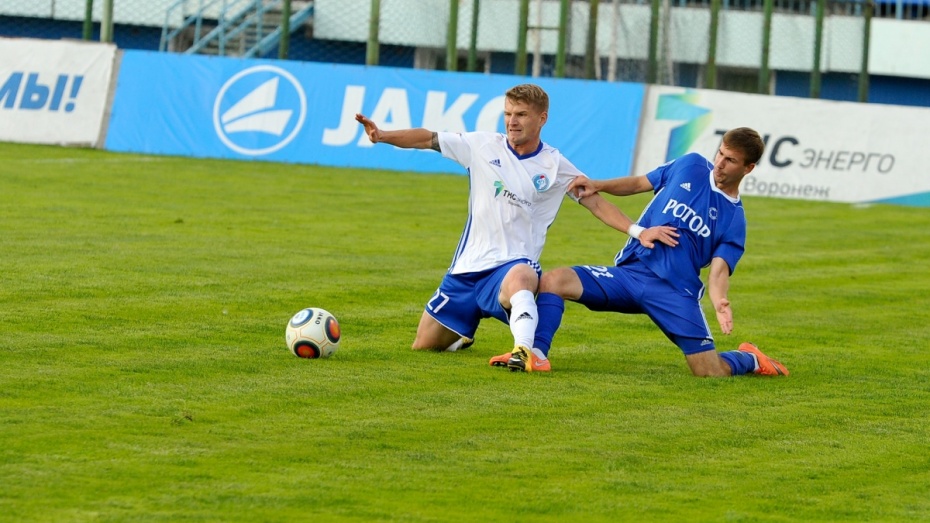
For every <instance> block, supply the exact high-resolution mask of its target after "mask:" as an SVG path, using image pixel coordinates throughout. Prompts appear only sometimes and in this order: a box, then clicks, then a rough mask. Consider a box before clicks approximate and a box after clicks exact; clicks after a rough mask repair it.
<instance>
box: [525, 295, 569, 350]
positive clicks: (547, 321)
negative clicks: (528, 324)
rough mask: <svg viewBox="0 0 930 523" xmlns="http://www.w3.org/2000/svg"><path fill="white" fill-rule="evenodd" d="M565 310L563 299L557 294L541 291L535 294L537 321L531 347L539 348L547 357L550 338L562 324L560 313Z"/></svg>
mask: <svg viewBox="0 0 930 523" xmlns="http://www.w3.org/2000/svg"><path fill="white" fill-rule="evenodd" d="M564 312H565V300H563V299H562V298H561V297H560V296H559V295H558V294H552V293H549V292H541V293H539V296H536V314H537V315H538V316H539V322H538V323H537V324H536V337H535V338H534V339H533V348H534V349H539V350H540V351H541V352H542V353H543V354H545V355H546V357H547V358H548V357H549V349H550V348H551V347H552V338H554V337H555V331H557V330H559V325H561V324H562V314H563V313H564Z"/></svg>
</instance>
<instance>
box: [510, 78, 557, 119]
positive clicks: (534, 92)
mask: <svg viewBox="0 0 930 523" xmlns="http://www.w3.org/2000/svg"><path fill="white" fill-rule="evenodd" d="M505 95H506V96H507V98H510V99H511V100H513V101H515V102H524V103H526V104H529V105H532V106H533V107H535V108H537V109H539V112H543V113H544V112H547V111H549V95H548V94H546V91H543V88H542V87H540V86H538V85H535V84H520V85H515V86H513V87H511V88H510V89H508V90H507V92H506V93H505Z"/></svg>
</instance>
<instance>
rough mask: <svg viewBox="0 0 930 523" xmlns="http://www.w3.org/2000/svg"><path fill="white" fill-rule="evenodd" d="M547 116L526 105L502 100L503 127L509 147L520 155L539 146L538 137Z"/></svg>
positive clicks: (543, 112) (508, 99)
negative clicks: (505, 130)
mask: <svg viewBox="0 0 930 523" xmlns="http://www.w3.org/2000/svg"><path fill="white" fill-rule="evenodd" d="M548 117H549V114H548V113H546V112H545V111H540V110H539V109H537V108H535V107H533V106H531V105H529V104H527V103H526V102H519V101H514V100H511V99H510V98H507V99H505V100H504V127H505V128H506V129H507V140H508V141H509V142H510V146H511V147H513V148H514V150H515V151H517V152H518V153H520V154H524V153H528V152H531V150H532V149H535V148H536V147H538V146H539V135H540V133H542V127H543V125H545V123H546V119H547V118H548Z"/></svg>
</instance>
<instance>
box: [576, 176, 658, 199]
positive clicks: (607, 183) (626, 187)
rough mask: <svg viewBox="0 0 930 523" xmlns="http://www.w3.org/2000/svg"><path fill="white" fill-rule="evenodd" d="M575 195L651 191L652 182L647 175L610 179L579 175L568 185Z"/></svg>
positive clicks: (580, 196) (619, 194) (629, 193)
mask: <svg viewBox="0 0 930 523" xmlns="http://www.w3.org/2000/svg"><path fill="white" fill-rule="evenodd" d="M568 190H569V191H573V192H574V193H575V196H577V197H579V198H584V197H586V196H591V195H592V194H594V193H596V192H605V193H607V194H612V195H614V196H629V195H631V194H639V193H641V192H646V191H651V190H652V184H651V183H650V182H649V178H646V177H645V176H624V177H621V178H611V179H610V180H592V179H590V178H587V177H584V176H579V177H577V178H575V180H574V181H573V182H572V183H571V185H569V186H568Z"/></svg>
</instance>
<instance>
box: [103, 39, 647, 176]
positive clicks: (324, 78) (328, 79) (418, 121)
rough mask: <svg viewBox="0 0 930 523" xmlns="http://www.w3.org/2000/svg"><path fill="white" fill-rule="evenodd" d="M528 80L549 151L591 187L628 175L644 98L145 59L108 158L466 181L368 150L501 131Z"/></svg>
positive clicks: (448, 168) (119, 112) (433, 161)
mask: <svg viewBox="0 0 930 523" xmlns="http://www.w3.org/2000/svg"><path fill="white" fill-rule="evenodd" d="M528 81H532V82H534V83H538V84H539V85H540V86H542V87H543V88H544V89H545V90H546V91H547V92H548V93H549V97H550V108H549V120H548V122H547V124H546V126H545V127H544V128H543V135H542V136H543V141H545V142H546V143H548V144H550V145H552V146H554V147H556V148H558V149H560V150H561V151H562V153H563V154H565V155H566V156H567V157H568V158H569V159H570V160H571V161H572V163H574V164H575V165H576V166H578V168H580V169H581V170H582V171H584V172H586V173H587V174H588V175H589V176H591V177H592V178H611V177H615V176H622V175H626V174H629V172H630V168H631V166H632V161H633V152H634V147H635V143H636V136H637V129H638V126H639V121H640V112H641V110H642V104H643V99H644V95H645V88H644V86H643V85H640V84H626V83H607V82H586V81H581V80H559V79H542V78H540V79H525V78H522V77H516V76H507V75H485V74H473V73H449V72H440V71H423V70H416V69H395V68H386V67H364V66H355V65H340V64H323V63H310V62H291V61H270V60H244V59H237V58H215V57H200V56H187V55H178V54H172V53H155V52H148V51H126V52H125V54H124V55H123V59H122V63H121V67H120V71H119V76H118V81H117V89H116V94H115V97H114V100H113V106H112V113H111V120H110V123H109V128H108V132H107V137H106V141H105V148H106V149H108V150H111V151H120V152H135V153H147V154H166V155H178V156H193V157H205V158H231V159H241V160H265V161H278V162H289V163H309V164H320V165H331V166H339V167H363V168H381V169H390V170H402V171H416V172H443V173H456V174H464V170H463V169H462V167H460V166H459V165H458V164H456V163H454V162H452V161H451V160H447V159H445V158H443V157H442V156H440V155H439V154H437V153H436V152H435V151H421V150H402V149H397V148H395V147H391V146H388V145H384V144H379V145H376V146H373V145H372V144H371V142H369V141H368V137H367V136H366V135H365V133H364V132H363V129H362V126H361V125H359V124H358V123H357V122H356V121H355V113H358V112H360V113H363V114H366V115H368V116H369V117H371V118H372V119H373V120H374V121H376V122H378V124H379V125H380V126H381V127H382V129H386V130H387V129H402V128H409V127H425V128H427V129H430V130H432V131H452V132H465V131H476V130H480V131H498V132H503V118H502V116H503V106H504V99H503V94H504V92H505V91H506V90H507V89H508V88H510V87H512V86H513V85H516V84H518V83H523V82H528Z"/></svg>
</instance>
